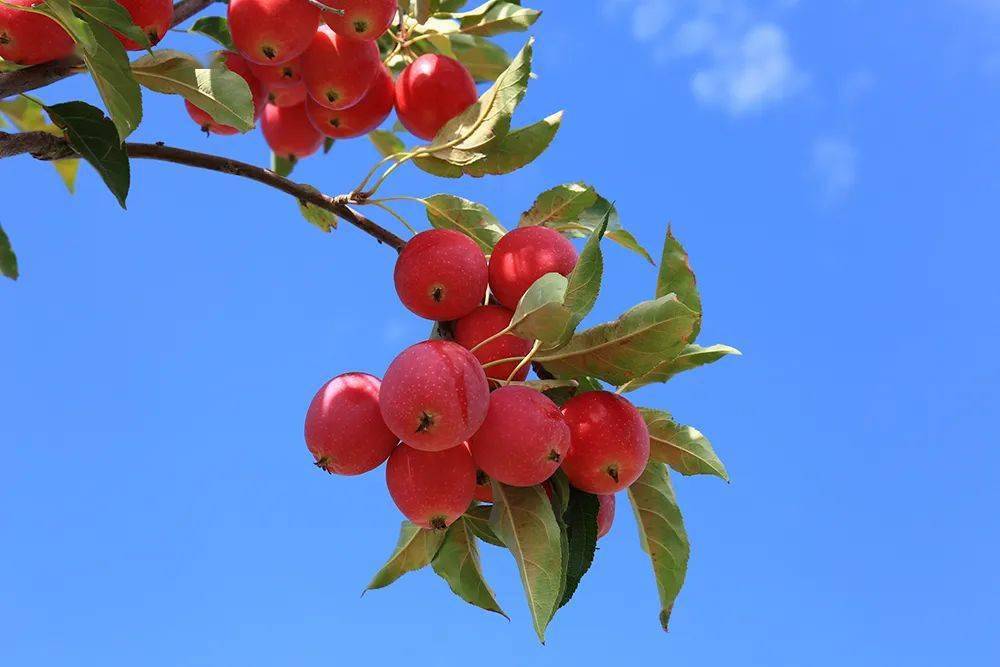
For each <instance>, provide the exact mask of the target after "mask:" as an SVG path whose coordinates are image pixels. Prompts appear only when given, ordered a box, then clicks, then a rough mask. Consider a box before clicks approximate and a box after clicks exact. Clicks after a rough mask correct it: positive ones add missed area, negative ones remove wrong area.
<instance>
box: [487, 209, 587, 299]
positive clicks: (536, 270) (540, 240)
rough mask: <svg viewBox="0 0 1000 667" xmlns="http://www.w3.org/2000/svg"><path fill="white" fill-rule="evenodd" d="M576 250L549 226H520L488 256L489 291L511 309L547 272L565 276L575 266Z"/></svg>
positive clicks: (504, 236) (504, 238) (505, 236)
mask: <svg viewBox="0 0 1000 667" xmlns="http://www.w3.org/2000/svg"><path fill="white" fill-rule="evenodd" d="M576 260H577V254H576V248H574V247H573V244H572V243H570V242H569V240H568V239H566V237H564V236H563V235H562V234H560V233H559V232H557V231H555V230H553V229H549V228H548V227H519V228H518V229H515V230H513V231H511V232H508V233H506V234H504V235H503V237H502V238H501V239H500V240H499V241H498V242H497V244H496V247H494V248H493V254H491V255H490V291H491V292H492V293H493V296H494V297H496V300H497V301H499V302H500V303H502V304H503V305H505V306H507V307H508V308H510V309H511V310H514V309H516V308H517V304H518V302H519V301H520V300H521V297H522V296H524V293H525V292H527V291H528V288H529V287H531V284H532V283H534V282H535V281H536V280H538V279H539V278H541V277H542V276H544V275H545V274H546V273H561V274H562V275H564V276H568V275H569V274H570V272H571V271H572V270H573V268H574V267H575V266H576Z"/></svg>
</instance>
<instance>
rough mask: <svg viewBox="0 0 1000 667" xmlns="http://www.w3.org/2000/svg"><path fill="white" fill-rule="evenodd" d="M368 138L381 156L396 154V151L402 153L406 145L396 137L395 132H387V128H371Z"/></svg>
mask: <svg viewBox="0 0 1000 667" xmlns="http://www.w3.org/2000/svg"><path fill="white" fill-rule="evenodd" d="M368 138H369V139H370V140H371V142H372V144H374V146H375V150H377V151H378V152H379V153H380V154H381V155H382V157H389V156H390V155H396V154H397V153H402V152H403V151H405V150H406V145H405V144H403V140H402V139H400V138H399V137H397V136H396V133H395V132H389V131H388V130H372V131H371V132H369V133H368Z"/></svg>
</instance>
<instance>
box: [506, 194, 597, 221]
mask: <svg viewBox="0 0 1000 667" xmlns="http://www.w3.org/2000/svg"><path fill="white" fill-rule="evenodd" d="M595 201H597V191H596V190H594V188H593V187H592V186H590V185H587V184H585V183H566V184H565V185H557V186H556V187H554V188H549V189H548V190H546V191H545V192H543V193H541V194H540V195H538V197H536V198H535V202H534V203H533V204H532V205H531V208H529V209H528V210H527V211H525V212H524V213H522V214H521V222H520V223H518V226H519V227H530V226H533V225H542V226H545V227H552V228H553V229H556V230H558V229H559V223H573V222H576V221H577V220H579V219H580V215H581V214H583V212H584V211H586V210H587V209H588V208H590V207H591V206H593V205H594V202H595Z"/></svg>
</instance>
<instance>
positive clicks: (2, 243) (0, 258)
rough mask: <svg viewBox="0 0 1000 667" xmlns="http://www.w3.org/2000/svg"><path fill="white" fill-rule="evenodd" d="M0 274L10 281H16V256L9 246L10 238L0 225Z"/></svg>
mask: <svg viewBox="0 0 1000 667" xmlns="http://www.w3.org/2000/svg"><path fill="white" fill-rule="evenodd" d="M0 274H3V276H4V277H6V278H10V279H11V280H17V278H18V275H19V274H18V272H17V255H15V254H14V248H13V247H12V246H11V244H10V237H8V236H7V232H5V231H4V230H3V226H2V225H0Z"/></svg>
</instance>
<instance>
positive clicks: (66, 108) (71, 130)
mask: <svg viewBox="0 0 1000 667" xmlns="http://www.w3.org/2000/svg"><path fill="white" fill-rule="evenodd" d="M45 111H46V112H47V113H48V114H49V118H51V119H52V122H53V123H55V124H56V125H57V126H59V128H60V129H62V130H63V131H64V132H65V133H66V140H67V141H69V144H70V146H72V147H73V150H75V151H76V152H77V153H79V154H80V157H82V158H83V159H84V160H86V161H87V162H89V163H90V164H91V166H93V167H94V169H96V170H97V173H98V174H100V176H101V179H102V180H103V181H104V183H105V185H107V186H108V189H109V190H111V193H112V194H113V195H114V196H115V199H117V200H118V203H119V204H120V205H121V207H122V208H125V199H126V198H127V197H128V189H129V183H130V180H131V173H130V170H129V161H128V154H127V153H126V152H125V147H124V146H123V145H122V144H121V142H120V141H119V136H118V132H117V129H116V128H115V125H114V123H113V122H111V120H109V119H108V117H107V116H105V115H104V112H102V111H101V110H100V109H98V108H97V107H92V106H90V105H89V104H86V103H84V102H63V103H62V104H53V105H52V106H47V107H45Z"/></svg>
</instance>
